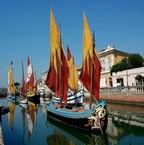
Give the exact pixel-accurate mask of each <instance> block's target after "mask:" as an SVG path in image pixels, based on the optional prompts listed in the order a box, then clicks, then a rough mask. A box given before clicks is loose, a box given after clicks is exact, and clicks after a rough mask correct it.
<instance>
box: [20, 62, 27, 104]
mask: <svg viewBox="0 0 144 145" xmlns="http://www.w3.org/2000/svg"><path fill="white" fill-rule="evenodd" d="M26 94H27V90H26V81H25V78H24V67H23V61H22V88H21V97H20V99H19V103H20V104H27V103H28V98H27V97H26Z"/></svg>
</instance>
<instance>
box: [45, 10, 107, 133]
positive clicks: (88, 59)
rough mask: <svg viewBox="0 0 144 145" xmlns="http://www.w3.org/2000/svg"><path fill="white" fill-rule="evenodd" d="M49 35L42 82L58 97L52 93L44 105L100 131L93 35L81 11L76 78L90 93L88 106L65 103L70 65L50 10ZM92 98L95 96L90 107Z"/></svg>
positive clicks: (102, 111) (102, 108)
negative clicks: (79, 64)
mask: <svg viewBox="0 0 144 145" xmlns="http://www.w3.org/2000/svg"><path fill="white" fill-rule="evenodd" d="M50 38H51V41H50V42H51V57H50V68H49V71H48V75H47V80H46V85H47V86H48V87H49V88H50V89H51V90H52V92H53V94H54V95H55V96H57V97H58V98H59V99H60V101H59V102H56V101H55V100H54V99H53V97H52V99H51V101H50V103H47V105H46V108H47V113H48V115H49V116H52V117H53V118H55V119H56V120H58V121H62V122H64V123H66V124H69V125H71V126H75V127H77V128H80V129H83V130H87V131H100V132H101V133H103V132H104V131H105V130H106V126H107V110H106V104H105V101H101V102H98V101H99V89H100V88H99V87H100V72H101V66H100V62H99V58H98V55H97V51H96V47H95V38H94V35H93V36H92V35H91V32H90V29H89V26H88V22H87V19H86V16H85V15H84V36H83V62H82V71H81V74H80V76H79V80H80V81H81V83H82V84H83V86H84V87H85V88H86V89H87V91H88V92H89V93H90V96H91V97H90V105H89V106H90V108H85V107H84V106H83V105H82V104H81V105H79V106H77V105H69V103H68V95H67V94H68V89H69V83H68V78H69V75H70V74H71V73H70V71H71V69H69V67H68V63H67V60H66V57H65V53H64V49H63V45H62V40H61V33H60V31H59V30H58V28H57V26H56V22H55V19H54V15H53V13H52V11H51V13H50ZM54 42H55V43H54ZM73 97H74V96H73ZM92 98H94V100H95V105H93V107H92Z"/></svg>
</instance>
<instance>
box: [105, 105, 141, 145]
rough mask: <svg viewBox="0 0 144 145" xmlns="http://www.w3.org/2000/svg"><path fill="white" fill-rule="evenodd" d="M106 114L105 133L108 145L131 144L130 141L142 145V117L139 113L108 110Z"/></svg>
mask: <svg viewBox="0 0 144 145" xmlns="http://www.w3.org/2000/svg"><path fill="white" fill-rule="evenodd" d="M121 107H122V106H121ZM142 109H143V108H142ZM108 114H109V117H108V126H107V130H106V133H107V135H108V140H109V144H112V145H117V144H122V142H123V144H132V140H137V144H139V145H143V142H144V115H143V114H142V113H141V112H137V113H134V112H131V111H127V110H116V109H111V108H109V109H108ZM134 144H135V143H134Z"/></svg>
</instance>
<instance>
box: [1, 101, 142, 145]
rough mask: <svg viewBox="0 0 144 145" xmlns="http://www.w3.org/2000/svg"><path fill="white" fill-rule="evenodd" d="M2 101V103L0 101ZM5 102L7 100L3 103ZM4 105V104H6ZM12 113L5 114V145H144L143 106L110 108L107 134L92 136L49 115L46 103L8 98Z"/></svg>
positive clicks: (7, 102) (3, 119)
mask: <svg viewBox="0 0 144 145" xmlns="http://www.w3.org/2000/svg"><path fill="white" fill-rule="evenodd" d="M0 101H1V100H0ZM3 102H4V101H3ZM3 104H4V103H3ZM4 105H5V106H6V105H9V113H7V114H5V115H2V129H3V136H4V142H5V145H9V144H15V145H20V144H21V145H22V144H23V145H24V144H26V145H32V144H35V145H75V144H77V145H82V144H84V145H125V144H126V145H127V144H131V145H135V144H138V145H143V143H144V107H139V108H137V107H135V108H134V109H133V107H132V106H131V107H129V108H127V107H128V106H123V105H120V106H119V108H118V105H116V106H117V108H115V107H114V106H108V125H107V130H106V132H105V133H104V134H100V133H98V134H97V133H95V134H93V133H89V132H85V131H82V130H79V129H76V128H73V127H70V126H67V125H65V124H63V123H60V122H57V121H56V120H54V119H53V118H50V117H49V116H48V115H47V112H46V108H45V102H42V103H40V104H34V103H32V102H31V103H30V102H29V104H28V105H24V104H21V105H15V104H13V103H12V102H9V101H7V100H6V99H5V104H4Z"/></svg>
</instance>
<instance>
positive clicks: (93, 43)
mask: <svg viewBox="0 0 144 145" xmlns="http://www.w3.org/2000/svg"><path fill="white" fill-rule="evenodd" d="M94 48H95V35H94V32H93V37H92V61H91V63H92V67H91V98H90V109H91V107H92V98H93V94H94V93H93V92H94V88H93V84H94V62H93V60H94Z"/></svg>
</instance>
